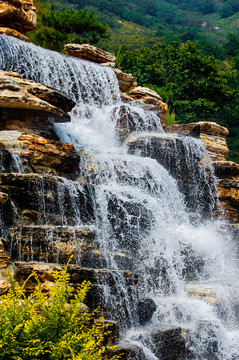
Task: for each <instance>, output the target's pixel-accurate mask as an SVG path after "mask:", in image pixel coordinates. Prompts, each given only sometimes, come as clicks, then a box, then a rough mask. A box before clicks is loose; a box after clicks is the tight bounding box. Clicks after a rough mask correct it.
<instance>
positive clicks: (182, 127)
mask: <svg viewBox="0 0 239 360" xmlns="http://www.w3.org/2000/svg"><path fill="white" fill-rule="evenodd" d="M167 130H168V131H169V132H176V133H178V134H184V135H190V136H194V137H198V138H200V139H201V140H202V141H203V143H204V145H205V147H206V149H207V151H208V153H209V156H210V157H211V159H212V160H225V156H226V155H227V154H228V152H229V149H228V147H227V143H226V137H227V136H228V134H229V131H228V129H227V128H225V127H223V126H220V125H218V124H217V123H215V122H209V121H199V122H196V123H190V124H174V125H170V126H169V127H168V128H167Z"/></svg>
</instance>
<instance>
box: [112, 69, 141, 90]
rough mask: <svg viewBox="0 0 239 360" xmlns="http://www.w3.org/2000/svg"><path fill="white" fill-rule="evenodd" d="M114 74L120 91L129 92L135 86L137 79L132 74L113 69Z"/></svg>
mask: <svg viewBox="0 0 239 360" xmlns="http://www.w3.org/2000/svg"><path fill="white" fill-rule="evenodd" d="M114 72H115V75H116V77H117V79H118V81H119V88H120V91H122V92H126V91H130V90H132V89H134V88H135V87H136V86H137V79H136V77H134V76H133V75H132V74H126V73H124V72H123V71H121V70H120V69H114Z"/></svg>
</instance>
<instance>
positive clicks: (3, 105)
mask: <svg viewBox="0 0 239 360" xmlns="http://www.w3.org/2000/svg"><path fill="white" fill-rule="evenodd" d="M73 106H74V102H73V101H72V100H70V99H69V98H68V97H67V96H66V95H64V94H63V93H61V92H60V91H58V90H55V89H51V88H49V87H47V86H45V85H42V84H39V83H36V82H34V81H32V80H27V79H22V78H21V76H20V75H19V74H17V73H12V72H5V71H1V70H0V118H1V124H0V130H24V131H31V132H35V133H37V134H39V135H41V134H42V135H43V136H46V137H49V133H50V132H51V131H52V128H53V124H54V123H55V122H68V121H70V116H69V115H68V114H67V112H68V111H70V110H71V109H72V108H73ZM48 131H49V133H48Z"/></svg>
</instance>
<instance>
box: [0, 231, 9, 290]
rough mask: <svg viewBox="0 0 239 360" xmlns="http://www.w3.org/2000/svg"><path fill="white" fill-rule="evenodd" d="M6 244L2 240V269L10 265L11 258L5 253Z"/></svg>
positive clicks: (0, 264)
mask: <svg viewBox="0 0 239 360" xmlns="http://www.w3.org/2000/svg"><path fill="white" fill-rule="evenodd" d="M4 243H5V241H4V239H2V238H0V268H6V267H7V266H8V265H9V264H10V257H9V256H8V254H7V252H6V251H5V246H4ZM0 292H1V290H0Z"/></svg>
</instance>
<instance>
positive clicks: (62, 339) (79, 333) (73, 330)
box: [0, 266, 105, 360]
mask: <svg viewBox="0 0 239 360" xmlns="http://www.w3.org/2000/svg"><path fill="white" fill-rule="evenodd" d="M53 276H54V281H55V285H54V286H52V287H50V288H49V294H48V295H46V294H45V293H44V292H43V290H42V286H41V283H40V281H39V280H38V278H37V275H36V274H35V273H32V274H31V275H30V276H29V277H28V279H27V280H26V281H25V283H24V284H23V285H22V286H20V285H19V283H18V282H16V281H15V280H14V279H13V278H11V285H12V286H11V288H10V290H9V291H8V293H7V294H5V295H3V296H1V297H0V359H1V360H3V359H4V360H10V359H11V360H25V359H26V360H38V359H39V360H51V359H54V360H63V359H64V360H67V359H72V360H91V359H92V360H101V359H102V356H103V354H104V352H105V348H104V347H103V346H102V342H103V340H104V334H103V322H102V318H101V319H98V320H97V321H93V316H94V312H93V313H92V312H91V313H86V312H83V311H81V308H82V303H83V300H84V298H85V296H86V293H87V291H88V290H89V288H90V283H89V282H84V283H83V284H82V285H81V286H80V287H79V289H78V290H77V292H76V294H73V291H74V289H73V288H72V287H70V286H69V278H70V276H69V274H68V273H67V266H66V267H65V268H64V269H63V270H62V271H61V272H54V274H53ZM32 277H33V278H34V279H36V281H37V283H38V286H37V287H36V289H35V290H34V292H33V293H32V294H31V295H29V296H26V292H25V286H26V283H27V282H28V281H29V279H30V278H32ZM69 298H71V300H69Z"/></svg>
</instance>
